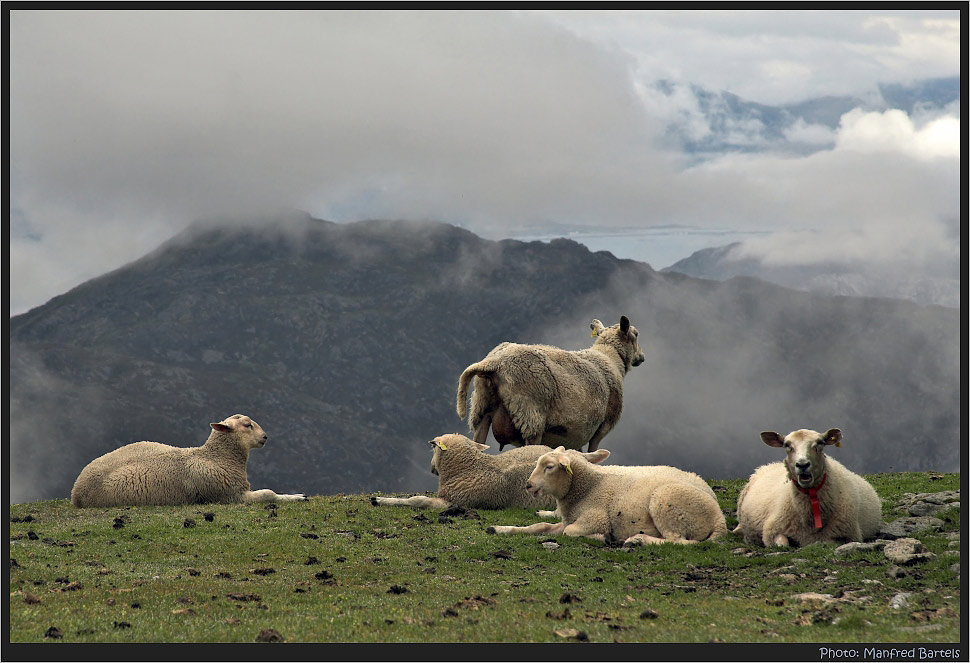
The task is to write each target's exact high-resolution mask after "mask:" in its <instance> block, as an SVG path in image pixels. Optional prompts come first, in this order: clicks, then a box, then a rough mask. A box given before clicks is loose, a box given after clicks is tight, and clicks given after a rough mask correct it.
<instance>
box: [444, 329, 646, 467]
mask: <svg viewBox="0 0 970 663" xmlns="http://www.w3.org/2000/svg"><path fill="white" fill-rule="evenodd" d="M590 328H591V329H592V330H593V337H594V338H596V341H595V342H594V343H593V345H592V347H590V348H586V349H585V350H578V351H570V350H562V349H560V348H556V347H553V346H549V345H522V344H519V343H509V342H505V343H500V344H499V345H497V346H496V347H495V348H494V349H492V351H491V352H489V353H488V355H487V356H486V357H485V358H484V359H482V360H481V361H479V362H476V363H474V364H472V365H470V366H469V367H468V368H466V369H465V370H464V372H463V373H462V374H461V377H460V378H459V379H458V394H457V411H458V416H459V417H461V418H462V419H464V418H465V417H466V416H468V427H469V430H470V431H472V432H473V433H474V440H475V442H478V443H479V444H483V443H484V442H485V441H486V439H487V438H488V430H489V427H490V426H491V429H492V434H493V435H494V436H495V440H496V441H497V442H498V444H499V451H501V450H502V449H503V448H504V447H505V445H507V444H510V445H513V446H523V445H531V444H542V445H545V446H548V447H550V448H552V447H555V446H564V447H566V448H568V449H577V450H581V449H582V448H583V445H585V444H587V443H588V444H589V447H588V449H587V450H588V451H595V450H596V449H597V448H598V447H599V443H600V440H602V439H603V437H604V436H605V435H606V434H607V433H609V432H610V430H612V429H613V427H614V426H615V425H616V422H617V421H618V420H619V418H620V412H621V411H622V409H623V378H624V376H625V375H626V374H627V373H628V372H629V371H630V368H631V367H633V366H639V365H640V364H642V363H643V352H642V351H641V350H640V345H639V343H638V342H637V336H639V332H638V331H637V328H636V327H634V326H633V325H631V324H630V319H629V318H627V317H626V316H625V315H624V316H621V317H620V322H619V324H616V325H613V326H612V327H604V326H603V323H602V322H600V321H599V320H593V321H592V323H590ZM472 378H474V379H475V391H474V393H473V394H472V406H471V414H470V415H469V413H468V404H467V401H468V384H469V382H470V381H471V380H472Z"/></svg>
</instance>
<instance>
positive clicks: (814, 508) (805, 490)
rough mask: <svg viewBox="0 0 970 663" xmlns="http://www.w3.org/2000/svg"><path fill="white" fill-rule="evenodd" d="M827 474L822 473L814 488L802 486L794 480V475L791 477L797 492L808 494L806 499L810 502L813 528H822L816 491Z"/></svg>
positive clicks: (820, 510)
mask: <svg viewBox="0 0 970 663" xmlns="http://www.w3.org/2000/svg"><path fill="white" fill-rule="evenodd" d="M828 476H829V475H828V474H823V475H822V480H821V481H819V482H818V485H817V486H815V487H814V488H802V487H801V486H799V485H798V482H797V481H795V477H791V480H792V483H794V484H795V488H797V489H798V492H800V493H804V494H805V495H808V499H809V500H811V502H812V515H813V516H814V517H815V529H822V509H821V508H820V507H819V505H818V491H820V490H822V486H824V485H825V480H826V479H827V478H828Z"/></svg>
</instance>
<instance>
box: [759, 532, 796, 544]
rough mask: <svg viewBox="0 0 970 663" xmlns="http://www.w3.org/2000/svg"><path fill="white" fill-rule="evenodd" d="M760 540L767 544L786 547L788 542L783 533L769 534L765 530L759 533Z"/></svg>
mask: <svg viewBox="0 0 970 663" xmlns="http://www.w3.org/2000/svg"><path fill="white" fill-rule="evenodd" d="M761 542H762V543H764V544H765V547H767V546H781V547H782V548H787V547H788V546H789V545H790V544H789V542H788V537H787V536H785V535H784V534H780V533H779V534H770V533H769V532H768V531H767V530H765V532H764V533H763V534H762V535H761Z"/></svg>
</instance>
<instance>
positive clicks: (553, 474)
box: [525, 447, 610, 500]
mask: <svg viewBox="0 0 970 663" xmlns="http://www.w3.org/2000/svg"><path fill="white" fill-rule="evenodd" d="M609 455H610V452H609V451H607V450H606V449H597V450H596V451H590V452H586V453H584V452H581V451H566V448H565V447H557V448H556V449H554V450H553V451H550V452H548V453H544V454H542V455H541V456H539V459H538V460H537V461H536V466H535V469H534V470H532V474H531V475H529V480H528V481H527V482H526V484H525V489H526V490H527V491H528V492H529V494H530V495H532V496H533V497H542V496H543V495H549V496H550V497H554V498H556V499H557V500H558V499H562V498H563V497H564V496H565V495H566V493H568V492H569V488H570V487H571V486H572V483H573V467H574V466H575V464H576V463H582V462H584V461H585V462H589V463H600V462H602V461H604V460H606V458H607V457H608V456H609Z"/></svg>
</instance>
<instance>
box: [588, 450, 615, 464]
mask: <svg viewBox="0 0 970 663" xmlns="http://www.w3.org/2000/svg"><path fill="white" fill-rule="evenodd" d="M583 456H584V457H585V458H586V460H588V461H589V462H591V463H602V462H603V461H604V460H606V459H607V458H609V457H610V452H609V451H608V450H606V449H597V450H596V451H588V452H586V453H584V454H583Z"/></svg>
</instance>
